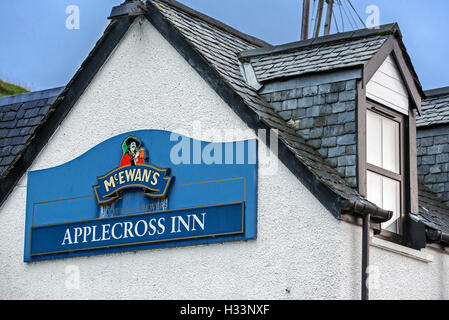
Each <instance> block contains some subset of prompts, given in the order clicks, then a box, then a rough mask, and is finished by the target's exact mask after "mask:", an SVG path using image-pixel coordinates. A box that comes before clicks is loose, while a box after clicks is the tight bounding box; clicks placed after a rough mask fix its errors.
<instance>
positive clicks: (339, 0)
mask: <svg viewBox="0 0 449 320" xmlns="http://www.w3.org/2000/svg"><path fill="white" fill-rule="evenodd" d="M337 5H338V9H339V11H340V18H341V25H342V28H343V32H345V21H344V19H343V12H342V11H341V0H337Z"/></svg>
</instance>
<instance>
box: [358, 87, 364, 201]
mask: <svg viewBox="0 0 449 320" xmlns="http://www.w3.org/2000/svg"><path fill="white" fill-rule="evenodd" d="M366 108H367V101H366V87H365V86H364V85H363V81H362V80H358V81H357V109H356V117H357V133H358V134H357V154H358V157H357V158H358V162H357V167H358V168H357V185H358V189H359V193H360V194H361V195H362V196H363V197H365V198H366V194H367V193H366Z"/></svg>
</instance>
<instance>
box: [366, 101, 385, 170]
mask: <svg viewBox="0 0 449 320" xmlns="http://www.w3.org/2000/svg"><path fill="white" fill-rule="evenodd" d="M366 114H367V119H366V157H367V159H366V160H367V161H368V163H371V164H373V165H375V166H378V167H382V121H381V117H380V115H378V114H376V113H374V112H371V111H369V110H368V111H367V113H366Z"/></svg>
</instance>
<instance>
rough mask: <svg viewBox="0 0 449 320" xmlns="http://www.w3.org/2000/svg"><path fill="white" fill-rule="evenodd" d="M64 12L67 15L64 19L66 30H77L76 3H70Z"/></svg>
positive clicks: (78, 26)
mask: <svg viewBox="0 0 449 320" xmlns="http://www.w3.org/2000/svg"><path fill="white" fill-rule="evenodd" d="M65 13H66V14H68V15H69V16H68V17H67V18H66V20H65V27H66V28H67V29H68V30H79V28H80V8H79V7H78V6H77V5H74V4H72V5H69V6H67V8H65Z"/></svg>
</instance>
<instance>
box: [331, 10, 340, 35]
mask: <svg viewBox="0 0 449 320" xmlns="http://www.w3.org/2000/svg"><path fill="white" fill-rule="evenodd" d="M332 17H334V21H335V28H337V33H340V29H339V28H338V24H337V19H336V18H335V14H334V11H333V10H332Z"/></svg>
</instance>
